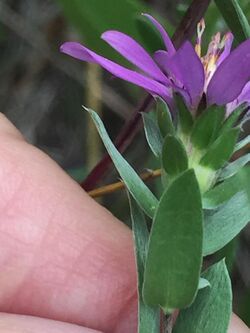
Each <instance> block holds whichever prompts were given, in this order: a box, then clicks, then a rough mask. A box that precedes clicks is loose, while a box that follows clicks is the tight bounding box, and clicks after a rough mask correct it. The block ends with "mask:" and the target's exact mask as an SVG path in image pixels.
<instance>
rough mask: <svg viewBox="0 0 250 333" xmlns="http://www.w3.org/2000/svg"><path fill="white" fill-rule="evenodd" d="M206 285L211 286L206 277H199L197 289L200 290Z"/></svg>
mask: <svg viewBox="0 0 250 333" xmlns="http://www.w3.org/2000/svg"><path fill="white" fill-rule="evenodd" d="M207 287H211V285H210V282H209V281H208V280H207V279H204V278H200V280H199V286H198V289H199V290H200V289H204V288H207Z"/></svg>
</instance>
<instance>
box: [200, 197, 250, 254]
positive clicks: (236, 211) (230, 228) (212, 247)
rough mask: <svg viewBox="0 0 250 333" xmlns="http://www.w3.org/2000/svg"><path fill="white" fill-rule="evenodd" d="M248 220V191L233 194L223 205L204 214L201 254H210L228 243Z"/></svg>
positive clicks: (249, 212) (249, 202)
mask: <svg viewBox="0 0 250 333" xmlns="http://www.w3.org/2000/svg"><path fill="white" fill-rule="evenodd" d="M249 221H250V198H249V196H248V193H246V192H239V193H237V194H235V195H234V196H233V197H232V198H231V199H230V200H229V201H227V202H226V203H225V204H224V205H222V206H220V207H218V208H217V209H215V210H207V211H205V214H204V243H203V255H204V256H207V255H209V254H212V253H214V252H216V251H218V250H220V249H221V248H223V246H225V245H226V244H227V243H229V242H230V241H231V240H232V239H233V238H234V237H235V236H237V235H238V234H239V233H240V231H241V230H242V229H243V228H244V227H245V226H246V225H247V223H248V222H249Z"/></svg>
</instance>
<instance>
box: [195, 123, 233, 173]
mask: <svg viewBox="0 0 250 333" xmlns="http://www.w3.org/2000/svg"><path fill="white" fill-rule="evenodd" d="M238 135H239V129H238V128H232V129H230V130H228V131H226V132H224V133H223V134H222V135H221V136H220V137H218V139H217V140H216V141H215V142H214V143H213V144H212V145H211V146H210V148H209V149H208V151H207V153H206V154H205V155H204V156H203V158H202V159H201V162H200V163H201V164H202V165H205V166H208V167H210V168H211V169H214V170H218V169H219V168H221V167H222V166H223V165H224V164H225V163H226V162H227V161H228V160H229V158H230V157H231V156H232V154H233V151H234V147H235V144H236V141H237V138H238Z"/></svg>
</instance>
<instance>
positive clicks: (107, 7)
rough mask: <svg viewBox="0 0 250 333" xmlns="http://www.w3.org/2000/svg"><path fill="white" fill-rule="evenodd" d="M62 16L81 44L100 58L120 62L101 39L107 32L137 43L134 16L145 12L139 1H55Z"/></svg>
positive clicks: (137, 34) (117, 56) (137, 35)
mask: <svg viewBox="0 0 250 333" xmlns="http://www.w3.org/2000/svg"><path fill="white" fill-rule="evenodd" d="M58 1H59V3H60V4H61V6H62V9H63V11H64V13H65V16H66V17H67V18H68V19H69V20H70V21H71V22H72V24H73V25H74V26H75V27H76V29H77V30H78V32H79V33H80V35H81V37H82V39H83V40H84V43H85V44H86V45H87V46H88V47H90V48H91V49H93V50H94V51H96V52H98V53H101V54H102V55H104V56H106V57H108V58H113V59H114V60H119V61H121V62H123V63H125V62H124V59H123V57H121V56H120V55H119V54H118V53H117V52H115V51H114V50H113V49H112V48H111V47H110V46H109V45H107V44H106V43H105V42H104V41H102V40H101V39H100V36H101V34H102V33H103V32H104V31H106V30H119V31H122V32H124V33H126V34H128V35H130V36H132V37H134V38H136V39H137V40H138V41H140V40H141V38H140V34H139V33H138V32H137V27H136V22H135V17H136V16H137V15H139V14H140V13H141V12H143V11H144V12H145V11H147V6H146V5H145V4H143V3H142V1H140V0H115V1H114V0H105V1H102V0H91V1H90V0H71V1H68V0H58Z"/></svg>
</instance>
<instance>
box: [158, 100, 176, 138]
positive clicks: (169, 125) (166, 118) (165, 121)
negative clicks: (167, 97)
mask: <svg viewBox="0 0 250 333" xmlns="http://www.w3.org/2000/svg"><path fill="white" fill-rule="evenodd" d="M156 101H157V120H158V126H159V129H160V131H161V134H162V136H163V137H165V136H166V135H168V134H170V135H174V134H175V128H174V124H173V119H172V116H171V113H170V111H169V108H168V105H167V104H166V103H165V102H164V101H163V99H161V98H157V99H156Z"/></svg>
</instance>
